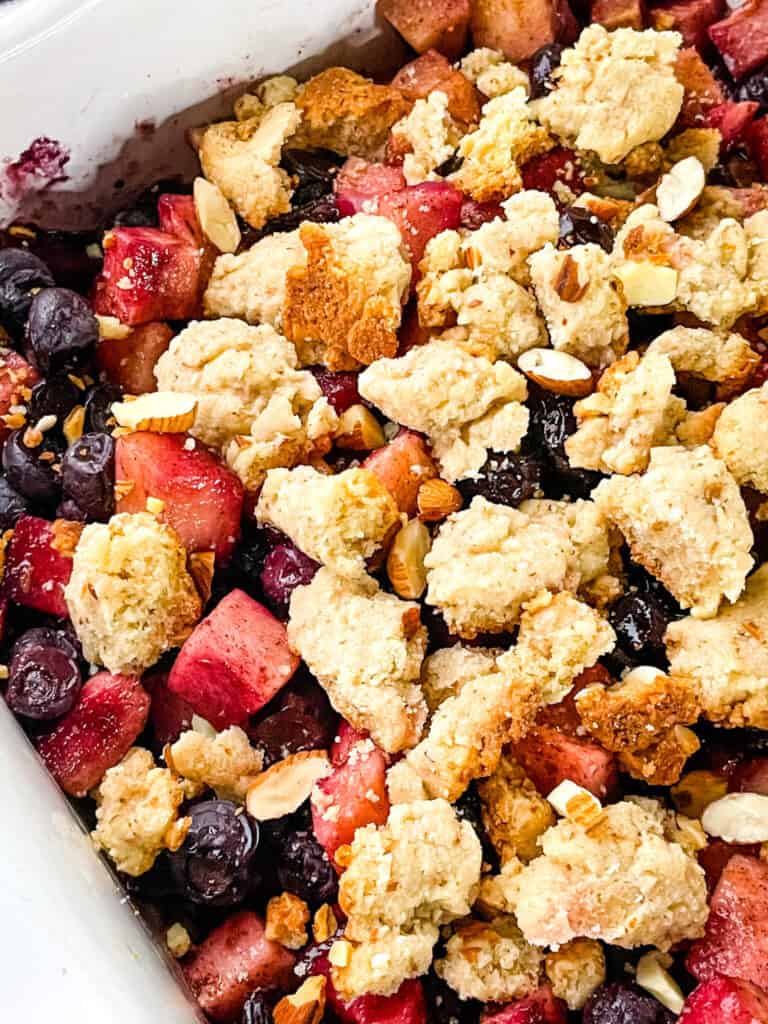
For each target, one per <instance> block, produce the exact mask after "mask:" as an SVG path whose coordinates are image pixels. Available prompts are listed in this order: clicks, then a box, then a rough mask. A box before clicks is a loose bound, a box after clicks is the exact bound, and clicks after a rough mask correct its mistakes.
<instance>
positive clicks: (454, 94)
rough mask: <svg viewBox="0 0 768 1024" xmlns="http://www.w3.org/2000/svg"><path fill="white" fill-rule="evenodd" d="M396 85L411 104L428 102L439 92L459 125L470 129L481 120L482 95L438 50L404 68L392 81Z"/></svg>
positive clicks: (422, 56)
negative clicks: (431, 95)
mask: <svg viewBox="0 0 768 1024" xmlns="http://www.w3.org/2000/svg"><path fill="white" fill-rule="evenodd" d="M392 85H393V86H394V88H395V89H399V90H400V92H401V93H402V94H403V96H405V98H406V99H407V100H408V101H409V102H411V103H415V102H416V100H423V99H426V97H427V96H429V94H430V93H431V92H435V91H438V90H439V91H440V92H442V93H445V95H446V97H447V98H448V110H449V111H450V113H451V115H452V117H454V118H455V119H456V120H457V121H461V122H462V123H463V124H466V125H470V124H474V123H475V122H476V121H479V120H480V93H479V92H478V91H477V89H476V88H475V87H474V85H473V84H472V82H470V80H469V79H468V78H467V77H466V76H465V75H462V73H461V72H460V71H457V70H456V68H455V67H453V65H452V64H451V63H450V61H447V60H446V59H445V57H444V56H443V55H442V54H441V53H437V51H435V50H427V52H426V53H423V54H422V55H421V57H417V58H416V60H412V61H411V62H410V64H406V65H405V66H404V67H402V68H400V70H399V71H398V73H397V74H396V75H395V77H394V78H393V79H392Z"/></svg>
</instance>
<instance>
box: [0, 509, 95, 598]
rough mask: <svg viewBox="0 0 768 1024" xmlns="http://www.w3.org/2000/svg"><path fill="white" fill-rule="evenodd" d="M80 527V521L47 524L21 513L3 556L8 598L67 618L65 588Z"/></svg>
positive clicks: (70, 572)
mask: <svg viewBox="0 0 768 1024" xmlns="http://www.w3.org/2000/svg"><path fill="white" fill-rule="evenodd" d="M81 529H82V525H81V524H80V523H70V522H69V521H68V520H66V519H56V520H55V521H54V522H52V523H50V522H48V520H47V519H39V518H38V517H37V516H22V517H21V519H19V521H18V522H17V523H16V527H15V529H14V531H13V536H12V537H11V542H10V544H9V545H8V550H7V551H6V555H5V577H4V590H5V593H6V595H7V597H8V598H9V599H10V600H11V601H13V602H14V603H15V604H20V605H23V606H24V607H25V608H35V609H36V610H37V611H39V612H45V613H46V614H48V615H58V616H60V617H61V618H64V617H66V616H67V615H68V614H69V612H68V610H67V604H66V601H65V600H64V588H65V587H66V585H67V584H68V583H69V577H70V576H71V575H72V553H71V552H72V551H73V550H74V540H76V539H77V536H78V535H79V531H80V530H81Z"/></svg>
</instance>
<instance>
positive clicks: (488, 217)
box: [459, 196, 507, 231]
mask: <svg viewBox="0 0 768 1024" xmlns="http://www.w3.org/2000/svg"><path fill="white" fill-rule="evenodd" d="M497 217H499V218H501V220H506V219H507V215H506V213H504V208H503V207H502V206H501V204H500V203H478V202H477V200H476V199H470V198H469V196H465V197H464V201H463V202H462V204H461V213H460V214H459V223H460V225H461V226H462V227H463V228H468V229H469V230H470V231H476V230H477V229H478V228H479V227H480V226H481V225H482V224H487V223H488V222H489V221H492V220H496V218H497Z"/></svg>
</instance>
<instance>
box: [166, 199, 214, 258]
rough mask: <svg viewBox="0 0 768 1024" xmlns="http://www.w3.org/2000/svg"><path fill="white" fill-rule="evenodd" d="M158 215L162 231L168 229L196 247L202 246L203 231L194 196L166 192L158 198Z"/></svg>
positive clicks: (169, 232)
mask: <svg viewBox="0 0 768 1024" xmlns="http://www.w3.org/2000/svg"><path fill="white" fill-rule="evenodd" d="M157 217H158V220H159V221H160V230H161V231H167V232H168V234H169V235H174V237H176V238H180V239H181V241H182V242H186V243H187V244H188V245H194V246H195V248H196V249H200V248H201V247H202V245H203V232H202V229H201V227H200V221H199V220H198V219H197V211H196V210H195V201H194V199H193V198H192V196H182V195H176V194H175V193H173V192H164V193H163V195H161V196H160V197H159V198H158V200H157Z"/></svg>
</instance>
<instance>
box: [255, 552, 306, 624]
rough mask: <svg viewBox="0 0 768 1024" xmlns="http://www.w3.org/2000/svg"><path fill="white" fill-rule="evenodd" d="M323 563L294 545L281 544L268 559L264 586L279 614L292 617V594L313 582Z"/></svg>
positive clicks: (265, 594)
mask: <svg viewBox="0 0 768 1024" xmlns="http://www.w3.org/2000/svg"><path fill="white" fill-rule="evenodd" d="M319 568H320V566H319V565H318V564H317V562H314V561H313V560H312V559H311V558H309V557H308V556H307V555H305V554H304V552H303V551H299V549H298V548H297V547H295V546H294V545H293V544H279V545H278V546H277V547H274V548H273V549H272V550H271V551H270V552H269V554H268V555H267V557H266V559H265V561H264V568H263V569H262V571H261V577H260V578H261V586H262V590H263V591H264V596H265V597H266V599H267V603H268V604H269V607H270V608H271V609H272V611H273V612H274V613H275V615H277V616H278V618H281V619H287V618H288V606H289V604H290V601H291V594H292V593H293V592H294V590H295V589H296V588H297V587H303V586H305V585H306V584H307V583H311V582H312V579H313V577H314V575H315V573H316V572H317V570H318V569H319Z"/></svg>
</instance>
